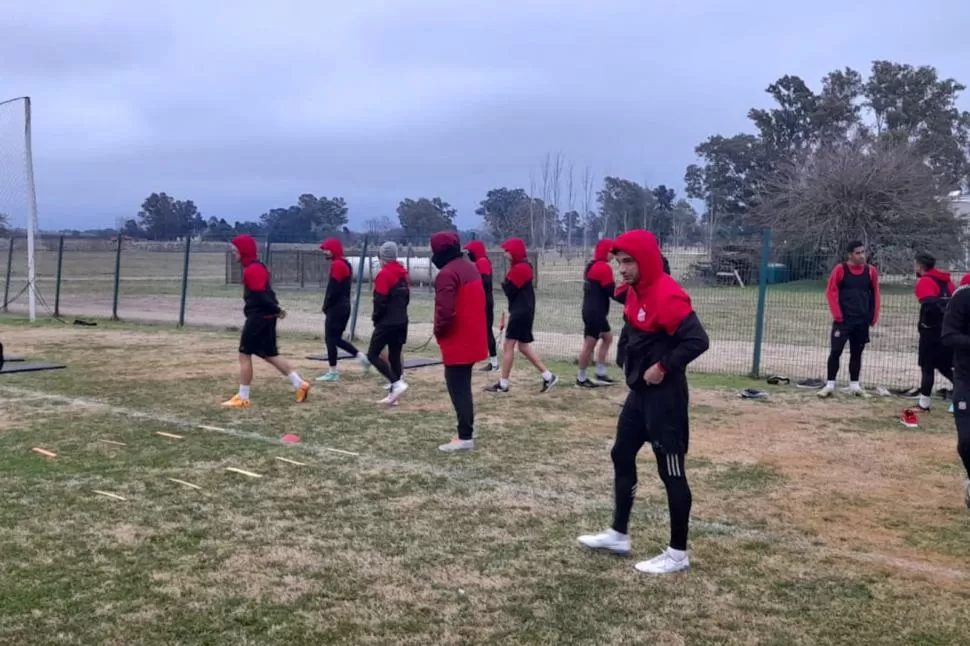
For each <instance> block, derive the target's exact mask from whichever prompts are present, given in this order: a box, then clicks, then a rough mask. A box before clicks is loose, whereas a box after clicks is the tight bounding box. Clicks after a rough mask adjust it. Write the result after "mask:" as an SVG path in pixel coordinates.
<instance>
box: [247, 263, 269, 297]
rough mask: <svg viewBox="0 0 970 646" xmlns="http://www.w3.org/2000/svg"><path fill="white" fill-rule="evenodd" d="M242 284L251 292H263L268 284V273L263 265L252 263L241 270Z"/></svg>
mask: <svg viewBox="0 0 970 646" xmlns="http://www.w3.org/2000/svg"><path fill="white" fill-rule="evenodd" d="M243 284H244V285H245V286H246V289H248V290H249V291H251V292H265V291H266V286H267V285H268V284H269V272H268V271H266V268H265V267H263V265H261V264H259V263H256V262H254V263H253V264H251V265H246V268H245V269H244V270H243Z"/></svg>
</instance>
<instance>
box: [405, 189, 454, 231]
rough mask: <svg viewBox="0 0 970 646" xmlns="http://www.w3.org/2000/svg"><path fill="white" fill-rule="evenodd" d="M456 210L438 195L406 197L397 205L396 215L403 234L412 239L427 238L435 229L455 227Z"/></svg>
mask: <svg viewBox="0 0 970 646" xmlns="http://www.w3.org/2000/svg"><path fill="white" fill-rule="evenodd" d="M457 213H458V211H457V210H456V209H454V208H452V206H451V205H450V204H448V203H447V202H445V201H444V200H442V199H441V198H440V197H434V198H431V199H430V200H429V199H428V198H426V197H420V198H418V199H417V200H412V199H411V198H407V199H404V200H401V203H400V204H398V205H397V217H398V221H399V222H400V224H401V228H402V229H403V230H404V233H405V235H406V236H407V237H408V238H409V239H412V240H419V239H422V238H427V237H428V236H430V235H431V234H432V233H434V232H436V231H442V230H445V229H454V228H455V215H457Z"/></svg>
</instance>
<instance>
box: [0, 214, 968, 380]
mask: <svg viewBox="0 0 970 646" xmlns="http://www.w3.org/2000/svg"><path fill="white" fill-rule="evenodd" d="M26 249H27V245H26V240H25V239H23V238H8V239H0V272H3V273H2V274H0V275H2V279H3V283H2V285H0V290H2V296H3V311H6V312H11V313H15V314H24V313H26V312H27V297H26V293H25V291H26V285H27V275H26V274H27V253H26ZM399 249H400V254H401V258H400V260H401V262H402V263H403V264H405V265H407V266H408V268H409V272H410V275H411V280H412V298H411V306H410V320H411V328H410V333H409V338H410V340H411V345H412V346H417V345H421V343H423V342H424V340H425V339H428V338H430V337H431V334H432V323H433V320H432V319H433V311H434V309H433V299H434V296H433V290H432V284H433V280H434V276H435V275H436V270H435V269H434V268H433V267H432V265H431V263H430V258H429V256H430V252H429V250H428V249H427V248H426V247H424V248H418V247H416V246H411V245H400V246H399ZM261 251H262V258H263V259H264V261H265V262H267V264H268V265H269V267H270V270H271V272H272V276H273V284H274V287H275V288H276V291H277V294H278V297H279V299H280V302H281V305H282V306H283V307H284V308H285V309H286V310H287V313H288V316H287V318H286V320H285V321H284V322H282V323H281V327H280V334H281V342H282V343H283V344H284V347H285V335H286V333H287V332H288V331H294V332H302V333H314V334H321V333H322V322H323V319H322V313H321V306H322V302H323V294H324V290H325V289H326V280H327V279H326V276H327V272H328V267H327V263H326V261H325V260H324V258H323V254H322V252H321V251H320V250H319V248H318V247H317V246H316V245H299V244H286V245H283V244H276V243H274V244H272V245H267V244H265V243H263V244H262V245H261ZM346 251H347V256H348V259H349V260H350V261H351V263H352V264H353V266H354V274H355V281H356V284H355V286H354V294H355V296H356V295H357V294H359V300H357V301H356V303H355V307H354V315H353V317H352V321H353V324H352V328H353V330H352V331H353V334H354V335H355V336H356V337H357V338H365V339H366V338H367V337H369V336H370V334H371V332H372V326H371V320H370V314H371V303H372V299H371V289H370V280H371V277H372V276H373V275H374V274H375V273H376V272H377V271H378V268H379V265H378V262H377V258H376V252H377V245H376V244H375V243H368V242H367V240H366V238H365V239H364V240H363V241H362V242H354V243H351V245H350V246H348V247H347V250H346ZM489 253H490V257H491V260H492V264H493V267H494V271H495V277H496V281H495V302H496V321H498V319H499V315H498V313H499V312H500V311H501V308H502V307H504V305H505V297H504V295H503V294H502V292H501V288H500V286H499V284H500V282H501V277H502V276H503V275H504V272H505V269H506V263H505V259H504V255H503V254H502V252H501V251H500V250H498V249H497V248H493V249H490V250H489ZM664 253H665V255H666V256H667V258H668V260H669V262H670V266H671V273H672V275H673V276H674V277H675V278H677V279H678V280H679V281H680V282H681V284H682V285H684V287H685V288H686V289H687V291H688V293H689V294H690V296H691V299H692V300H693V303H694V307H695V309H696V310H697V312H698V315H699V316H700V317H701V320H702V321H703V323H704V325H705V327H706V328H707V330H708V333H709V335H710V338H711V348H710V350H709V351H708V352H707V353H706V354H705V355H704V356H702V357H701V358H700V359H699V360H698V361H697V362H696V364H695V365H694V369H695V370H697V371H703V372H710V373H723V374H735V375H754V376H766V375H771V374H774V375H783V376H786V377H789V378H791V379H793V380H798V379H805V378H816V379H818V378H824V376H825V375H824V372H825V363H826V358H827V356H828V351H829V338H830V330H831V324H832V318H831V315H830V313H829V308H828V304H827V301H826V296H825V287H826V281H827V279H828V275H829V273H830V271H831V269H832V267H833V266H834V264H835V263H837V262H839V261H840V260H841V258H840V256H841V254H840V253H838V252H824V253H823V252H815V253H810V254H804V253H802V254H796V253H795V252H793V251H791V250H790V249H788V248H787V244H786V242H785V241H784V237H783V236H780V235H778V234H775V235H774V236H772V233H771V232H767V231H766V232H757V233H756V234H752V235H749V236H746V237H742V238H740V239H738V240H736V241H735V242H734V243H733V244H730V245H725V246H722V247H716V248H715V249H714V250H708V249H706V248H700V247H698V248H677V249H674V248H670V249H665V250H664ZM589 255H590V252H589V251H585V252H584V251H583V250H578V249H573V250H572V252H569V251H567V250H564V249H560V250H556V251H545V252H543V253H541V254H535V253H533V254H532V256H531V261H532V263H533V265H534V267H535V269H536V277H537V286H536V292H537V311H536V319H535V336H536V343H535V345H536V347H537V349H538V350H539V352H540V353H541V355H542V356H543V357H544V358H546V359H550V360H569V361H571V360H574V359H575V358H576V356H577V355H578V353H579V350H580V347H581V345H582V331H583V323H582V320H581V317H580V306H581V303H582V294H583V272H584V268H585V266H586V263H587V262H588V260H589ZM875 262H876V266H877V268H878V270H879V275H880V282H881V303H882V304H881V312H880V317H879V323H878V325H877V326H876V327H875V328H874V330H873V332H872V339H871V343H870V345H869V346H868V347H867V348H866V352H865V356H864V359H863V375H862V379H863V382H864V383H865V384H866V385H868V386H870V387H872V386H877V385H882V386H886V387H890V388H894V387H904V388H905V387H910V386H913V385H916V384H917V383H918V381H919V376H920V373H919V368H918V366H917V365H916V348H917V327H916V319H917V313H918V309H919V308H918V304H917V302H916V299H915V297H914V294H913V285H914V283H915V280H916V276H915V275H914V270H913V264H912V255H908V254H902V255H898V256H896V257H893V258H890V257H888V256H887V257H880V258H878V259H876V260H875ZM959 264H962V265H965V263H959ZM941 268H943V267H941ZM943 269H946V268H943ZM949 269H950V270H951V271H952V273H953V282H954V283H957V284H959V282H960V278H961V277H962V276H963V273H964V272H963V269H965V267H949ZM239 283H240V270H239V266H238V265H237V264H236V263H235V262H234V261H233V259H232V255H231V252H230V250H229V245H228V244H227V243H213V242H198V241H189V242H162V243H160V242H142V241H135V240H130V239H126V238H120V239H119V238H104V239H93V238H81V237H70V236H68V237H46V236H45V237H40V238H38V240H37V243H36V288H37V294H38V303H39V305H38V315H43V316H57V317H62V318H65V319H82V320H83V319H85V318H86V317H87V318H94V319H97V318H118V319H122V320H132V321H144V322H154V323H171V324H172V325H173V326H176V325H186V326H210V327H221V328H227V327H239V326H240V325H241V324H242V293H241V291H242V290H241V287H240V284H239ZM621 315H622V311H621V306H620V305H619V304H616V303H614V304H613V305H612V307H611V311H610V323H611V326H612V327H613V329H614V330H615V331H617V332H618V331H619V329H620V327H621V325H622V320H621ZM69 322H70V321H69ZM496 325H497V323H496ZM431 343H432V345H431V347H433V341H432V342H431ZM614 351H615V344H614ZM847 363H848V352H846V353H845V356H844V357H843V364H842V370H841V371H840V378H841V379H842V380H844V379H846V378H847Z"/></svg>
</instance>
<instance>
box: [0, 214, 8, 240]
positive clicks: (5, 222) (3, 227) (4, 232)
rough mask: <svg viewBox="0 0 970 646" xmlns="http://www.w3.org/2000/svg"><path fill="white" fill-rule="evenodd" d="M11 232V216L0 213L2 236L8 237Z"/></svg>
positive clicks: (0, 231)
mask: <svg viewBox="0 0 970 646" xmlns="http://www.w3.org/2000/svg"><path fill="white" fill-rule="evenodd" d="M9 232H10V216H9V215H7V214H6V213H0V235H7V234H8V233H9Z"/></svg>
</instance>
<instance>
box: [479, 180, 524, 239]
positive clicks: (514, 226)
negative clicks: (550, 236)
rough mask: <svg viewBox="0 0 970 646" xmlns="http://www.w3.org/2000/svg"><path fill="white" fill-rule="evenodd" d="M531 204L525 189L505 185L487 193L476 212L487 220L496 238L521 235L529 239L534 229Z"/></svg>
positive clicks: (487, 224) (489, 228)
mask: <svg viewBox="0 0 970 646" xmlns="http://www.w3.org/2000/svg"><path fill="white" fill-rule="evenodd" d="M529 204H530V199H529V195H528V193H526V192H525V189H522V188H514V189H510V188H507V187H505V186H503V187H502V188H493V189H491V190H490V191H489V192H488V193H486V195H485V199H483V200H482V201H481V202H480V203H479V206H478V208H477V209H475V214H476V215H478V216H479V217H481V218H482V220H484V221H485V224H486V226H487V227H488V230H489V231H490V232H491V234H492V235H493V236H495V237H496V238H498V239H505V238H509V237H520V238H523V239H525V240H527V241H528V240H530V239H531V233H532V230H533V228H532V225H533V222H532V221H530V216H529Z"/></svg>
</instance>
